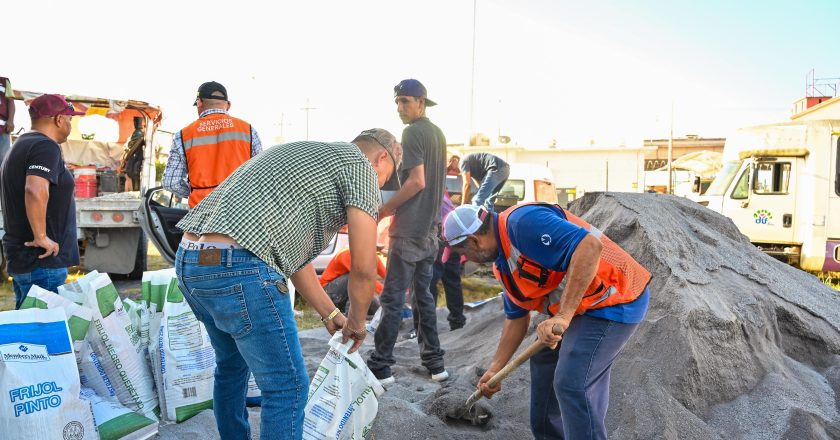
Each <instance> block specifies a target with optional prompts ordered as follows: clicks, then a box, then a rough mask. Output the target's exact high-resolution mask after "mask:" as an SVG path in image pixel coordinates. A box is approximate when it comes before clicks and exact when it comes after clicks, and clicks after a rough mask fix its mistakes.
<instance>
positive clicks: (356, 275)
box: [175, 128, 402, 439]
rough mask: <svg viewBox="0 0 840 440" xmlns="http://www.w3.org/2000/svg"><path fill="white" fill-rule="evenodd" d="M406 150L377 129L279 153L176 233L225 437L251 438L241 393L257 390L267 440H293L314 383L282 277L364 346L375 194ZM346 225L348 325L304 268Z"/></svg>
mask: <svg viewBox="0 0 840 440" xmlns="http://www.w3.org/2000/svg"><path fill="white" fill-rule="evenodd" d="M401 162H402V147H401V145H400V143H399V142H397V141H396V139H395V138H394V136H393V135H392V134H391V133H388V132H387V131H386V130H383V129H379V128H376V129H371V130H365V131H363V132H362V133H361V134H360V135H359V136H357V137H356V139H354V140H353V143H323V142H294V143H290V144H284V145H277V146H274V147H272V148H269V149H268V150H266V151H264V152H263V153H261V154H260V155H258V156H256V157H254V158H253V159H251V160H249V161H248V162H246V163H245V164H243V165H242V166H240V167H239V168H238V169H236V171H234V172H233V174H231V175H230V177H228V179H227V180H225V181H224V182H223V183H222V184H221V185H219V186H218V187H217V188H216V189H215V190H214V191H213V192H211V193H210V194H209V195H208V196H207V197H206V198H205V199H204V200H202V201H201V202H200V203H199V204H198V205H197V206H196V207H195V208H194V209H193V210H191V211H190V212H189V213H188V214H187V215H186V216H185V217H184V219H183V220H182V221H181V222H180V223H178V227H180V228H181V229H183V230H184V241H182V243H181V246H180V247H179V248H178V254H177V257H176V261H175V271H176V273H177V275H178V282H179V285H180V287H181V290H182V292H183V293H184V297H185V298H186V300H187V302H188V303H189V305H190V307H191V308H192V310H193V311H194V312H195V314H196V317H197V318H198V319H199V320H200V321H201V322H203V323H204V325H205V327H206V329H207V333H208V334H209V336H210V341H211V342H212V344H213V348H214V349H215V352H216V374H215V384H214V394H213V402H214V403H213V411H214V412H215V414H216V421H217V426H218V428H219V433H220V434H221V437H222V438H223V439H242V438H250V427H249V425H248V413H247V412H246V410H245V393H246V389H247V383H248V373H249V371H250V372H253V373H254V377H255V379H256V381H257V385H258V386H259V388H260V391H261V392H262V399H263V402H262V422H261V423H262V425H261V427H260V435H261V438H262V439H274V438H300V437H301V435H302V428H303V410H304V407H305V405H306V398H307V391H308V387H309V378H308V376H307V374H306V366H305V365H304V362H303V355H302V353H301V347H300V342H299V341H298V336H297V327H296V323H295V319H294V314H293V309H292V304H291V303H290V300H289V295H288V289H287V287H286V280H287V279H291V280H292V281H293V282H294V285H295V287H296V288H297V291H298V292H300V294H301V295H302V296H303V297H304V298H305V299H306V301H307V302H308V303H309V304H310V305H311V306H312V307H313V308H314V309H315V310H316V311H317V312H318V314H320V315H321V317H322V321H323V322H324V325H325V327H326V328H327V330H328V331H329V332H330V333H334V332H335V331H337V330H338V329H341V331H342V334H343V336H344V341H345V342H346V341H347V340H350V339H352V340H353V341H354V344H353V346H352V348H351V350H350V351H351V352H353V351H355V350H357V349H358V348H359V346H360V345H361V343H362V341H364V339H365V336H366V333H365V317H366V314H367V310H368V305H369V304H370V301H371V298H372V296H373V292H374V283H375V281H376V268H377V259H376V258H377V257H376V238H377V232H376V222H377V218H378V213H379V208H380V205H381V196H380V192H379V190H380V188H382V189H389V190H396V189H399V178H398V176H397V173H396V170H397V169H398V168H399V165H400V163H401ZM345 224H347V225H348V227H349V236H350V253H351V261H352V263H351V271H350V281H349V292H350V308H349V310H348V317H346V318H345V316H344V315H343V314H342V313H341V312H339V310H338V309H337V308H336V307H335V304H333V302H332V301H331V300H330V298H329V296H328V295H327V294H326V293H325V292H324V289H323V288H322V287H321V285H320V284H319V282H318V277H317V276H316V274H315V269H314V268H313V266H312V264H311V261H312V260H313V259H314V258H315V257H316V256H317V255H318V254H319V253H320V252H321V251H322V250H323V249H324V248H325V247H326V245H327V244H328V243H329V242H330V240H332V238H333V236H335V234H336V233H337V232H338V230H339V228H341V227H342V226H343V225H345Z"/></svg>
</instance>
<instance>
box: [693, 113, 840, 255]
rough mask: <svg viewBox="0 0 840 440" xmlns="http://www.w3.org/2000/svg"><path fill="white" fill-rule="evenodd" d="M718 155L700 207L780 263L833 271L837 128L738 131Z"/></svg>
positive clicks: (839, 225) (839, 228)
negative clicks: (717, 167) (723, 219)
mask: <svg viewBox="0 0 840 440" xmlns="http://www.w3.org/2000/svg"><path fill="white" fill-rule="evenodd" d="M723 155H724V157H723V159H724V165H723V169H722V170H721V171H720V172H719V173H718V175H717V177H716V178H715V180H714V181H713V182H712V184H711V185H710V186H709V189H708V190H706V193H705V195H703V196H702V197H701V200H700V203H701V204H704V205H706V206H708V207H709V209H712V210H714V211H717V212H719V213H721V214H723V215H725V216H727V217H729V218H731V219H732V221H733V222H734V223H735V225H737V226H738V228H739V229H740V230H741V232H742V233H744V234H745V235H746V236H747V237H749V239H750V241H751V242H752V243H753V244H755V245H756V246H758V248H759V249H761V250H763V251H764V252H766V253H768V254H770V255H772V256H774V257H776V258H779V259H780V260H783V261H787V262H789V263H791V264H794V265H798V266H799V267H801V268H802V269H806V270H814V271H840V120H815V121H797V122H785V123H779V124H770V125H761V126H756V127H750V128H744V129H741V130H739V131H738V132H737V133H736V134H735V135H734V136H730V137H728V138H727V139H726V145H725V147H724V152H723Z"/></svg>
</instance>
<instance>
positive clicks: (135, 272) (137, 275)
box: [126, 231, 149, 280]
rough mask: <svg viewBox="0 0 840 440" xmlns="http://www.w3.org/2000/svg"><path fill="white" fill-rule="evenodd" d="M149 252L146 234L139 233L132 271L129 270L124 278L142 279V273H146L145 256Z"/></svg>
mask: <svg viewBox="0 0 840 440" xmlns="http://www.w3.org/2000/svg"><path fill="white" fill-rule="evenodd" d="M148 251H149V241H148V240H146V234H145V233H144V232H143V231H140V239H139V242H138V243H137V257H136V258H135V259H134V269H132V270H131V272H130V273H129V274H127V275H126V278H128V279H130V280H139V279H141V278H143V272H145V271H146V262H147V261H146V260H147V256H146V254H147V253H148Z"/></svg>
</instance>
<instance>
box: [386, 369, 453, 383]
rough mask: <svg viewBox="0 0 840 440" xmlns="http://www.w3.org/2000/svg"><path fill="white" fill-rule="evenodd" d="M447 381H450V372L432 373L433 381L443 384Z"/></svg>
mask: <svg viewBox="0 0 840 440" xmlns="http://www.w3.org/2000/svg"><path fill="white" fill-rule="evenodd" d="M446 379H449V372H448V371H446V370H441V371H440V372H439V373H432V380H433V381H435V382H443V381H445V380H446ZM380 382H381V381H380Z"/></svg>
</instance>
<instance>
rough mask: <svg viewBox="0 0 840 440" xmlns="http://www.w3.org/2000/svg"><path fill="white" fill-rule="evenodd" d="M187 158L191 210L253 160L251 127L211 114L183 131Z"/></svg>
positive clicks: (241, 122) (233, 119)
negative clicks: (238, 169) (233, 173)
mask: <svg viewBox="0 0 840 440" xmlns="http://www.w3.org/2000/svg"><path fill="white" fill-rule="evenodd" d="M181 141H182V142H183V145H184V155H185V156H186V159H187V174H188V177H189V182H190V187H191V188H192V191H191V192H190V199H189V204H190V208H193V207H195V205H197V204H198V202H200V201H201V200H202V199H204V197H206V196H207V194H210V192H211V191H212V190H213V189H214V188H216V187H217V186H218V185H219V184H220V183H222V182H223V181H224V180H225V179H226V178H227V177H228V176H229V175H230V174H231V173H232V172H233V171H234V170H235V169H236V168H237V167H239V166H240V165H242V164H243V163H245V162H246V161H247V160H248V159H250V158H251V125H250V124H248V123H247V122H245V121H243V120H241V119H237V118H234V117H232V116H230V115H228V114H224V113H211V114H209V115H205V116H204V117H201V118H199V119H198V120H196V121H195V122H193V123H192V124H190V125H188V126H187V127H185V128H184V129H183V130H181Z"/></svg>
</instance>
